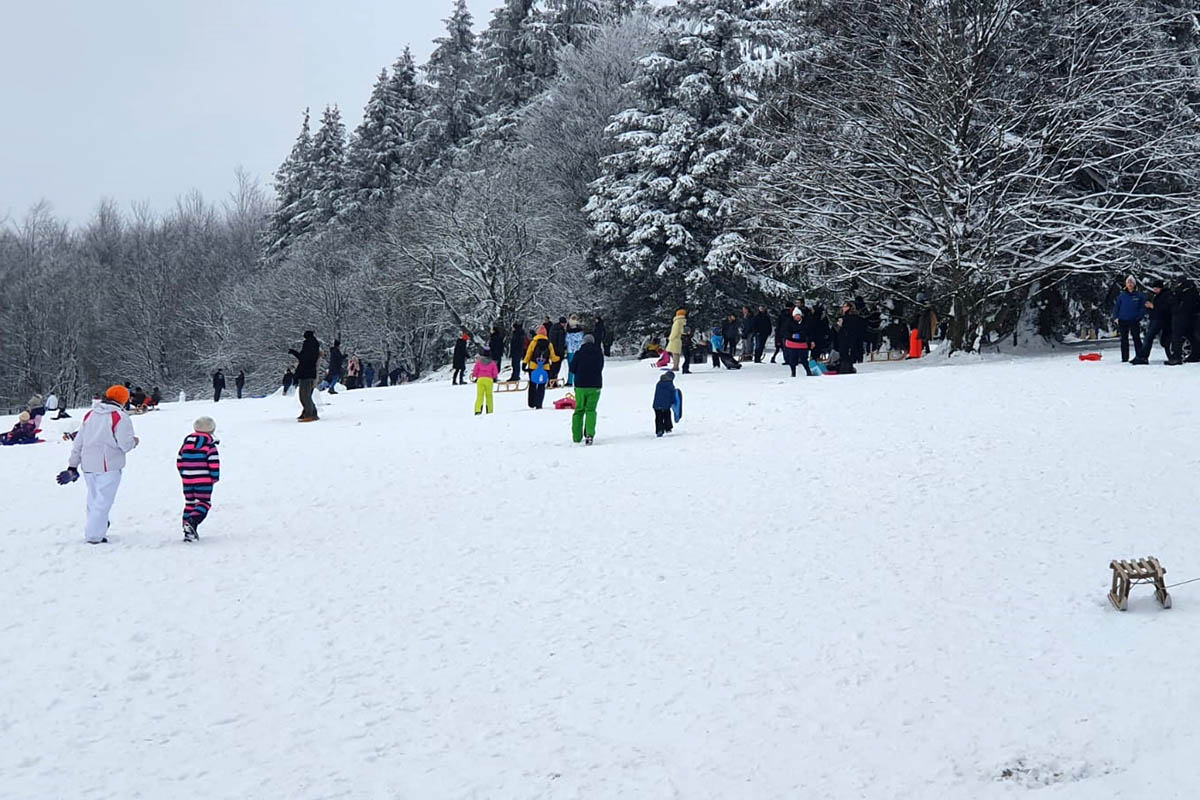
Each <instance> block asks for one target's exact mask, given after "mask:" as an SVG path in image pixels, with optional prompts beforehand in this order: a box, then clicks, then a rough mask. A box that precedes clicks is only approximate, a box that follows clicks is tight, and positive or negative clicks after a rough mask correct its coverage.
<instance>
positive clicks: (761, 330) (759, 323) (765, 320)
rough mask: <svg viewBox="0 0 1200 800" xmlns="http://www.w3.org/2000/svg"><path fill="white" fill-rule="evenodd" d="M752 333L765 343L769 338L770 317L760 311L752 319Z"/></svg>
mask: <svg viewBox="0 0 1200 800" xmlns="http://www.w3.org/2000/svg"><path fill="white" fill-rule="evenodd" d="M754 332H755V333H757V334H758V335H759V336H761V337H762V339H763V341H764V342H765V341H766V340H767V339H768V338H770V336H771V315H770V314H768V313H767V312H765V311H760V312H758V314H756V315H755V317H754Z"/></svg>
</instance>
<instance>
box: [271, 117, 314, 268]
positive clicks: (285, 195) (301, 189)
mask: <svg viewBox="0 0 1200 800" xmlns="http://www.w3.org/2000/svg"><path fill="white" fill-rule="evenodd" d="M311 161H312V133H311V132H310V130H309V110H308V109H307V108H306V109H304V121H303V122H302V123H301V124H300V134H299V135H298V136H297V137H296V143H295V144H294V145H292V152H291V153H289V154H288V157H287V158H286V159H284V161H283V163H282V164H280V165H279V169H277V170H276V171H275V195H276V205H275V211H274V212H272V214H271V216H270V219H269V220H268V223H267V231H266V242H265V246H266V252H267V254H268V255H272V254H276V253H281V252H283V251H284V250H285V249H287V246H288V245H289V244H291V243H292V241H293V240H294V239H295V238H296V236H297V229H296V217H298V216H300V215H301V214H303V213H304V212H305V211H306V210H307V208H306V206H305V203H307V202H308V201H309V199H310V198H311V194H310V192H309V185H310V183H311V179H312V165H311Z"/></svg>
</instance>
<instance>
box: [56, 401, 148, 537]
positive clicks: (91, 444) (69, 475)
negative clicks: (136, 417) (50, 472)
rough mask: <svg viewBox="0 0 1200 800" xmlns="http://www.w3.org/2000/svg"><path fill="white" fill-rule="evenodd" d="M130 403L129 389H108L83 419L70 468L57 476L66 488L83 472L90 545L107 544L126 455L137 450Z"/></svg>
mask: <svg viewBox="0 0 1200 800" xmlns="http://www.w3.org/2000/svg"><path fill="white" fill-rule="evenodd" d="M128 402H129V390H128V389H126V388H125V387H124V386H119V385H118V386H110V387H109V389H108V391H107V392H105V393H104V400H102V401H101V402H100V403H98V404H97V405H96V406H94V407H93V408H92V410H91V411H89V412H88V413H87V414H85V415H84V417H83V424H82V425H80V426H79V432H78V433H77V434H76V436H75V444H74V445H73V446H72V447H71V458H70V460H69V461H68V462H67V468H66V469H65V470H63V471H62V472H60V473H59V475H58V482H59V483H60V484H64V485H65V484H68V483H71V482H72V481H75V480H77V479H78V478H79V473H80V471H82V472H83V480H84V482H85V483H86V484H87V519H86V522H85V523H84V529H83V533H84V539H85V540H86V541H87V543H88V544H104V543H105V542H107V541H108V537H107V533H108V514H109V512H110V511H111V510H112V506H113V502H114V501H115V500H116V499H117V487H119V486H120V485H121V470H123V469H124V468H125V454H126V453H128V452H129V451H131V450H133V448H135V447H137V446H138V438H137V436H135V435H134V434H133V422H132V421H130V419H129V415H128V414H126V413H125V411H124V408H125V405H126V404H127V403H128Z"/></svg>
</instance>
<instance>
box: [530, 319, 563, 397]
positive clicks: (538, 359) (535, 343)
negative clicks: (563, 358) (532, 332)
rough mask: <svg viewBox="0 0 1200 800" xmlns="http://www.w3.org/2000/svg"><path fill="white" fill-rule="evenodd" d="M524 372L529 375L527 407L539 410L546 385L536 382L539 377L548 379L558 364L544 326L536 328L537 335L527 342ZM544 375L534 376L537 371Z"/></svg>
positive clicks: (556, 355) (557, 358)
mask: <svg viewBox="0 0 1200 800" xmlns="http://www.w3.org/2000/svg"><path fill="white" fill-rule="evenodd" d="M524 361H525V370H526V372H528V373H530V375H529V407H530V408H541V407H542V403H544V402H545V400H546V383H545V382H544V381H543V382H541V383H539V382H538V378H539V377H546V378H548V377H549V375H550V374H551V370H552V369H553V367H554V365H555V364H557V363H558V361H559V356H558V353H556V352H555V350H554V345H553V344H551V343H550V338H549V337H548V336H547V335H546V326H545V325H543V326H542V327H540V328H538V330H537V335H536V336H534V337H533V339H532V341H530V342H529V349H527V350H526V351H525V360H524ZM539 369H540V370H541V371H542V372H543V373H545V375H544V376H539V375H535V374H534V373H536V372H537V371H538V370H539Z"/></svg>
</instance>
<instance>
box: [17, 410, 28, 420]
mask: <svg viewBox="0 0 1200 800" xmlns="http://www.w3.org/2000/svg"><path fill="white" fill-rule="evenodd" d="M18 419H20V420H21V422H29V412H28V411H22V412H21V416H20V417H19V418H18Z"/></svg>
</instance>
